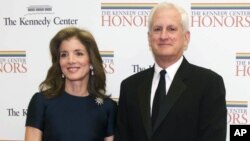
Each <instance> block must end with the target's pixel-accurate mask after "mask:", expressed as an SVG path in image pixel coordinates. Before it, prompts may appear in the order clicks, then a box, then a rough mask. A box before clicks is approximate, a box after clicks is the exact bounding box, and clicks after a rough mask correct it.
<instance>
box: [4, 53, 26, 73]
mask: <svg viewBox="0 0 250 141" xmlns="http://www.w3.org/2000/svg"><path fill="white" fill-rule="evenodd" d="M26 72H27V64H26V51H0V74H1V73H26Z"/></svg>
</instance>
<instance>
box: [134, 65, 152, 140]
mask: <svg viewBox="0 0 250 141" xmlns="http://www.w3.org/2000/svg"><path fill="white" fill-rule="evenodd" d="M153 73H154V69H153V68H150V69H149V71H148V72H147V74H146V76H145V78H142V84H141V85H140V87H139V89H138V101H139V106H140V111H141V117H142V121H143V125H144V129H145V130H146V133H147V137H148V139H149V140H150V138H151V135H152V127H151V116H150V94H151V85H152V79H153ZM143 80H144V81H143Z"/></svg>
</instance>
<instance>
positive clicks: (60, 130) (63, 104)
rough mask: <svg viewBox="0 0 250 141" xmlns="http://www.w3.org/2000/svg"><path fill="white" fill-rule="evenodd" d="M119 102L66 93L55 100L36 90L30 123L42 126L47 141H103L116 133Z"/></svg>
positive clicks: (29, 110) (32, 102) (29, 109)
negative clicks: (98, 100)
mask: <svg viewBox="0 0 250 141" xmlns="http://www.w3.org/2000/svg"><path fill="white" fill-rule="evenodd" d="M116 108H117V104H116V102H115V101H113V100H112V99H110V98H105V99H104V100H103V103H102V104H98V103H97V102H96V99H95V97H93V96H90V95H89V96H86V97H78V96H73V95H70V94H68V93H67V92H63V93H62V94H61V95H60V96H59V97H57V98H54V99H45V97H44V96H43V94H42V93H36V94H35V95H34V96H33V97H32V99H31V101H30V104H29V107H28V113H27V120H26V126H31V127H35V128H38V129H40V130H41V131H42V132H43V136H42V140H43V141H103V140H104V138H105V137H107V136H111V135H113V134H114V129H115V117H116Z"/></svg>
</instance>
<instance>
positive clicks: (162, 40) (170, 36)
mask: <svg viewBox="0 0 250 141" xmlns="http://www.w3.org/2000/svg"><path fill="white" fill-rule="evenodd" d="M148 41H149V45H150V47H151V49H152V51H153V54H154V56H155V59H156V62H157V61H160V60H166V59H167V60H172V61H176V60H178V59H179V58H180V57H181V56H182V55H183V51H184V49H185V48H186V47H187V45H188V42H189V32H188V31H185V32H184V29H183V27H182V24H181V15H180V14H179V12H178V11H177V10H176V9H164V8H163V9H158V10H157V11H155V14H154V16H153V18H152V27H151V29H150V31H149V33H148Z"/></svg>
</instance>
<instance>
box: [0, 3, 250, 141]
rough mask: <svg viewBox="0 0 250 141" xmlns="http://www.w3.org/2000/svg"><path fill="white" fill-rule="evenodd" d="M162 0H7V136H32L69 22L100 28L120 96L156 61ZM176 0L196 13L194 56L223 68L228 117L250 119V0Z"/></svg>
mask: <svg viewBox="0 0 250 141" xmlns="http://www.w3.org/2000/svg"><path fill="white" fill-rule="evenodd" d="M161 1H162V0H151V1H149V0H138V1H134V0H84V1H83V0H70V1H66V0H8V1H7V0H6V1H5V0H1V1H0V3H1V4H0V140H23V139H24V129H25V119H26V114H27V105H28V103H29V100H30V98H31V96H32V95H33V94H34V93H35V92H37V91H38V85H39V84H40V83H41V81H43V80H44V78H45V76H46V73H47V70H48V68H49V66H50V65H51V63H50V54H49V42H50V40H51V38H52V37H53V36H54V35H55V33H56V32H58V31H59V30H60V29H62V28H64V27H67V26H77V27H80V28H85V29H88V30H89V31H90V32H92V33H93V35H94V36H95V38H96V40H97V43H98V45H99V49H100V53H101V56H102V59H103V66H104V67H105V71H106V75H107V90H108V93H109V94H112V98H114V99H117V98H118V97H119V89H120V88H119V87H120V82H121V81H122V80H123V79H124V78H126V77H127V76H129V75H132V74H134V73H137V72H139V71H142V70H144V69H146V68H149V67H151V66H152V65H153V63H154V60H153V57H152V53H151V51H150V49H149V46H148V41H147V20H148V15H149V12H150V9H151V8H152V7H153V6H154V5H155V4H157V3H159V2H161ZM174 2H176V3H178V4H179V5H181V6H183V7H185V9H186V11H187V12H188V13H189V14H190V27H191V28H190V30H191V42H190V44H189V47H188V49H187V50H186V51H185V56H186V58H187V59H188V60H189V62H192V63H194V64H196V65H200V66H203V67H207V68H210V69H212V70H214V71H216V72H217V73H219V74H220V75H222V76H223V78H224V81H225V86H226V92H227V96H226V100H227V109H228V116H227V122H228V125H230V124H249V119H250V118H249V115H248V113H249V107H248V102H249V101H250V87H249V84H250V44H249V36H250V0H240V1H239V0H188V1H183V0H174ZM228 128H229V126H228ZM228 131H229V130H228ZM227 140H229V137H228V135H227Z"/></svg>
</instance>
